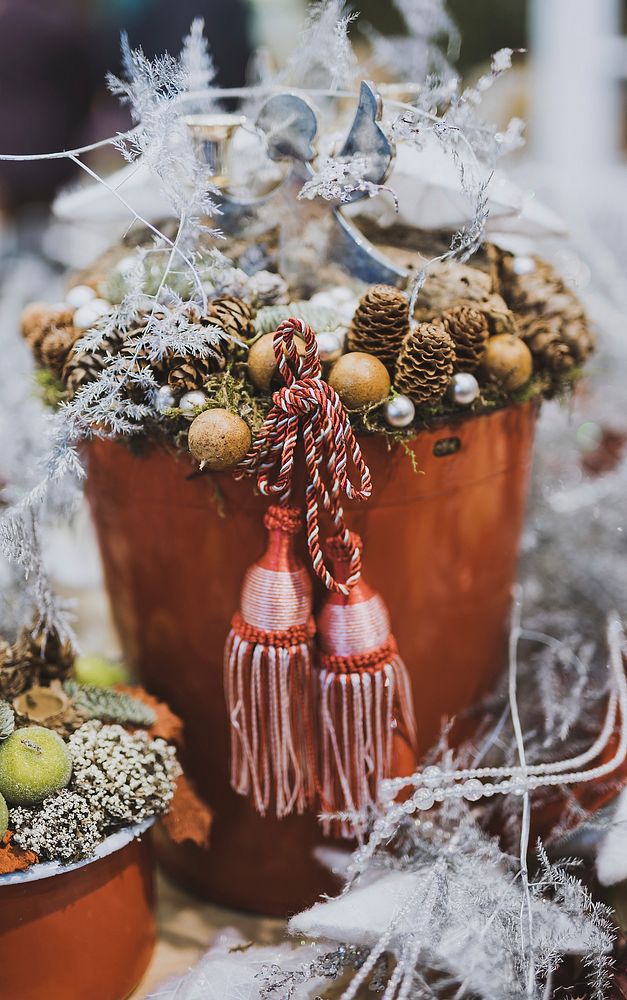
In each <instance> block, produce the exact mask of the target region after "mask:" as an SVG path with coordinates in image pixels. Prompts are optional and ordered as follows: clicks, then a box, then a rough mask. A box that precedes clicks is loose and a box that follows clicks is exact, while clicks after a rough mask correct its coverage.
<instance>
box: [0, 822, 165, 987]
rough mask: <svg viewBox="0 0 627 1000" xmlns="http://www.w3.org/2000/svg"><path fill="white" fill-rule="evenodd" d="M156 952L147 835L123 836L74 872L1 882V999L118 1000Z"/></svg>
mask: <svg viewBox="0 0 627 1000" xmlns="http://www.w3.org/2000/svg"><path fill="white" fill-rule="evenodd" d="M105 852H106V853H105ZM154 944H155V918H154V892H153V862H152V850H151V845H150V842H149V838H148V836H147V835H146V836H143V837H138V836H136V835H135V834H131V833H130V832H129V831H121V832H120V833H117V834H115V835H114V836H113V837H110V838H108V839H107V840H106V841H104V843H103V844H102V845H101V847H100V848H99V851H98V853H97V855H96V857H95V858H94V859H93V860H90V861H88V862H86V863H83V864H81V865H80V866H69V867H67V868H63V867H62V866H56V865H35V866H33V868H31V869H29V870H28V871H26V872H20V873H15V874H14V875H4V876H1V877H0V994H1V995H2V997H3V998H4V997H6V998H7V1000H124V998H125V997H127V996H128V995H129V994H130V993H131V992H132V991H133V989H134V988H135V986H137V984H138V982H139V980H140V979H141V977H142V975H143V974H144V972H145V971H146V968H147V966H148V963H149V961H150V958H151V955H152V952H153V948H154Z"/></svg>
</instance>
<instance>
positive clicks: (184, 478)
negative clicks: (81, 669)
mask: <svg viewBox="0 0 627 1000" xmlns="http://www.w3.org/2000/svg"><path fill="white" fill-rule="evenodd" d="M535 417H536V407H535V406H534V405H533V404H529V403H527V404H523V405H520V406H513V407H510V408H508V409H504V410H499V411H496V412H494V413H491V414H489V415H483V416H479V417H474V418H469V419H466V420H462V421H459V422H456V423H452V424H448V425H445V426H440V427H439V428H438V429H437V430H431V431H425V432H422V433H420V434H419V435H418V437H417V438H416V439H415V440H414V441H412V442H411V445H410V447H411V450H412V452H413V454H414V456H415V460H416V463H417V467H418V469H419V470H420V472H419V473H418V474H417V473H416V472H415V471H414V468H413V466H412V463H411V461H410V459H409V458H408V456H407V454H406V452H405V450H404V449H403V447H402V446H401V445H394V446H393V447H392V448H391V449H388V446H387V443H386V441H385V440H384V439H383V438H382V437H380V436H377V437H374V436H373V437H365V438H363V439H362V441H361V444H362V448H363V451H364V454H365V457H366V460H367V462H368V464H369V466H370V469H371V471H372V478H373V482H374V492H373V497H372V500H371V501H370V502H369V503H367V504H364V505H362V506H358V507H355V508H354V509H353V510H351V511H350V518H349V520H350V522H351V525H352V526H353V527H354V528H355V529H356V530H357V531H358V532H359V533H360V534H361V535H362V537H363V539H364V544H365V562H364V568H365V573H366V576H367V579H368V580H370V581H371V582H372V584H373V585H374V586H375V587H376V588H377V589H378V590H379V591H380V592H381V593H382V595H383V597H384V599H385V600H386V601H387V603H388V606H389V608H390V609H391V614H392V623H393V628H394V632H395V634H396V636H397V639H398V642H399V647H400V650H401V653H402V655H403V657H404V659H405V662H406V663H407V665H408V667H409V671H410V674H411V677H412V683H413V688H414V696H415V705H416V717H417V723H418V728H419V734H420V741H421V747H422V748H423V749H426V748H427V747H428V746H429V745H430V744H431V743H432V741H433V740H434V738H435V737H436V735H437V734H438V732H439V729H440V726H441V722H442V719H443V718H444V717H446V716H451V715H453V714H454V713H456V712H457V711H459V710H460V709H463V708H464V707H466V706H468V705H469V704H470V703H471V702H472V701H473V700H474V699H476V698H477V696H478V695H479V694H480V693H481V692H482V691H483V690H484V689H485V688H486V687H487V686H488V685H489V683H490V682H491V681H492V679H493V677H494V675H495V673H496V672H497V671H498V670H499V668H500V667H501V665H502V662H503V653H504V649H505V628H506V621H507V616H508V609H509V603H510V591H511V586H512V582H513V579H514V574H515V569H516V560H517V553H518V542H519V536H520V530H521V525H522V520H523V514H524V508H525V498H526V493H527V483H528V476H529V468H530V462H531V452H532V444H533V434H534V424H535ZM87 461H88V480H87V493H88V497H89V501H90V504H91V509H92V513H93V518H94V521H95V525H96V529H97V533H98V538H99V542H100V548H101V552H102V558H103V563H104V571H105V576H106V581H107V586H108V590H109V594H110V598H111V602H112V606H113V613H114V617H115V621H116V623H117V626H118V628H119V631H120V635H121V638H122V643H123V646H124V650H125V654H126V656H127V657H128V659H129V661H130V662H131V663H132V664H133V665H134V666H135V667H136V668H137V670H138V673H139V676H140V678H141V680H142V683H144V684H145V685H146V686H147V687H148V688H149V689H150V690H151V691H153V692H154V693H155V694H157V695H158V696H159V697H160V698H162V699H164V700H165V701H167V702H169V703H170V705H171V706H172V708H173V709H174V710H175V711H176V712H178V713H179V714H180V715H181V716H182V717H183V719H184V720H185V723H186V755H187V760H186V764H187V767H188V770H189V773H190V775H191V776H192V777H193V779H194V780H195V782H196V784H197V787H198V789H199V790H200V791H201V792H202V793H203V794H204V795H205V796H206V798H207V801H208V802H209V803H210V805H211V806H212V808H213V809H214V811H215V821H214V827H213V831H212V843H211V847H210V849H209V851H208V852H202V851H200V850H199V849H197V848H193V847H191V846H190V847H189V848H175V849H174V848H169V847H167V846H166V845H163V853H164V855H165V856H166V863H167V865H168V867H169V868H170V870H172V871H174V873H175V874H176V875H177V876H178V878H179V880H180V881H182V882H183V883H185V884H187V885H188V886H189V887H191V888H192V889H194V890H196V891H198V892H202V893H203V894H206V895H208V896H210V898H211V899H213V900H215V901H218V902H222V903H225V904H227V905H231V906H237V907H240V908H243V909H249V910H256V911H260V912H264V913H273V914H285V913H289V912H292V911H295V910H296V909H298V908H300V907H302V906H305V905H307V904H309V903H311V902H312V901H313V900H314V898H315V897H316V896H317V894H318V893H319V892H321V891H330V890H332V888H333V885H332V883H331V882H330V876H328V875H327V874H326V873H325V872H323V871H322V869H321V867H320V866H319V865H318V863H317V862H316V861H315V859H314V857H313V856H312V849H313V847H314V846H316V845H318V844H319V843H320V840H321V838H320V834H319V831H318V828H317V824H316V821H315V819H314V817H312V816H307V817H290V818H288V819H285V820H281V821H280V822H278V821H275V820H272V819H261V818H260V817H258V816H257V815H256V814H255V813H254V812H253V811H252V809H251V808H250V806H249V804H248V802H247V801H246V800H245V799H243V798H240V797H238V796H236V795H235V794H234V793H232V792H231V790H230V788H229V781H228V761H227V748H228V741H227V719H226V712H225V707H224V699H223V693H222V649H223V644H224V639H225V636H226V634H227V632H228V629H229V622H230V618H231V616H232V614H233V612H234V610H235V609H236V608H237V606H238V597H239V589H240V585H241V582H242V578H243V575H244V571H245V569H246V567H247V566H248V565H249V564H250V563H251V562H252V561H253V559H255V558H256V557H257V556H258V555H259V553H260V552H261V551H262V550H263V546H264V537H265V533H264V529H263V527H262V519H261V516H260V515H261V511H262V510H263V509H265V505H266V502H265V501H264V500H263V498H261V497H259V496H256V495H255V494H254V492H253V489H252V487H251V484H250V483H249V482H239V483H238V482H235V481H234V480H233V479H232V477H231V476H228V475H227V476H215V477H209V476H200V477H195V478H191V479H190V478H189V477H190V474H191V473H192V471H193V466H192V463H191V460H190V461H188V460H186V459H185V458H175V457H174V456H172V455H170V454H168V453H166V452H165V451H163V450H160V449H158V448H152V449H151V450H149V451H148V453H147V454H146V455H145V456H142V457H137V456H135V455H133V454H132V452H131V451H130V450H129V449H128V448H127V447H125V446H124V445H122V444H117V443H113V442H110V441H98V440H94V441H92V442H90V443H89V445H88V446H87Z"/></svg>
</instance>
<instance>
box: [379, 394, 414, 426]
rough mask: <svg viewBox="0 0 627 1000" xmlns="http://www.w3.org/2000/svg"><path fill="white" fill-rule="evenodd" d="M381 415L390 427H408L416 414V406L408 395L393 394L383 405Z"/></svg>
mask: <svg viewBox="0 0 627 1000" xmlns="http://www.w3.org/2000/svg"><path fill="white" fill-rule="evenodd" d="M383 416H384V418H385V422H386V423H387V424H389V425H390V427H409V425H410V424H411V422H412V420H413V419H414V417H415V416H416V407H415V406H414V404H413V403H412V401H411V399H410V398H409V396H401V395H399V396H394V397H393V398H392V399H390V400H388V402H387V403H386V404H385V406H384V407H383Z"/></svg>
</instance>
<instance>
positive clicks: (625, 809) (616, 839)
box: [596, 788, 627, 885]
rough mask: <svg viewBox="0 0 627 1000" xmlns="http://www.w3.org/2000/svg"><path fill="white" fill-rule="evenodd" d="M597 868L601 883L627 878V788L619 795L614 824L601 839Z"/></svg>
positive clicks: (614, 882)
mask: <svg viewBox="0 0 627 1000" xmlns="http://www.w3.org/2000/svg"><path fill="white" fill-rule="evenodd" d="M596 869H597V875H598V877H599V882H600V883H601V885H616V884H617V882H623V881H624V880H625V879H627V788H624V789H623V791H622V792H621V793H620V795H619V797H618V800H617V803H616V810H615V812H614V817H613V819H612V824H611V826H610V829H609V830H608V831H607V833H606V834H605V836H604V838H603V840H602V841H601V844H600V847H599V850H598V854H597V859H596Z"/></svg>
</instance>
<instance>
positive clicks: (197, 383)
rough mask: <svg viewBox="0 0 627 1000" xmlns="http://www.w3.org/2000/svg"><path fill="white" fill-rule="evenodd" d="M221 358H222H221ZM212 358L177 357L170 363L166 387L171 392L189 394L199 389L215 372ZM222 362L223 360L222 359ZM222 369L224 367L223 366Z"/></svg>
mask: <svg viewBox="0 0 627 1000" xmlns="http://www.w3.org/2000/svg"><path fill="white" fill-rule="evenodd" d="M221 357H222V356H221ZM212 360H213V359H212V358H196V357H193V356H190V357H187V358H180V357H177V358H175V359H174V360H173V361H172V363H171V364H172V367H171V368H170V371H169V373H168V385H169V386H170V388H171V389H172V391H173V392H178V393H183V392H191V391H192V390H193V389H200V388H201V387H202V386H203V385H204V382H205V379H207V378H208V376H209V375H211V373H212V371H215V370H216V369H215V367H213V365H212V363H211V362H212ZM222 361H223V362H224V358H223V357H222ZM223 367H224V365H223Z"/></svg>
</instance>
